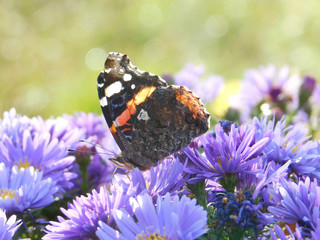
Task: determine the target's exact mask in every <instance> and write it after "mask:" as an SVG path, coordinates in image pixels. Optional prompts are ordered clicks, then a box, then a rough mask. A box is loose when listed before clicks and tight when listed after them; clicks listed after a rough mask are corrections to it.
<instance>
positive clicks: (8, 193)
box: [0, 188, 17, 199]
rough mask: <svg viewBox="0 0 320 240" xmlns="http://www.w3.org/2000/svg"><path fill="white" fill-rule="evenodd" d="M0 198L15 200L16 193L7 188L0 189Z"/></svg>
mask: <svg viewBox="0 0 320 240" xmlns="http://www.w3.org/2000/svg"><path fill="white" fill-rule="evenodd" d="M0 197H1V198H3V199H6V198H7V197H9V198H15V199H17V196H16V191H14V190H11V189H7V188H2V189H0Z"/></svg>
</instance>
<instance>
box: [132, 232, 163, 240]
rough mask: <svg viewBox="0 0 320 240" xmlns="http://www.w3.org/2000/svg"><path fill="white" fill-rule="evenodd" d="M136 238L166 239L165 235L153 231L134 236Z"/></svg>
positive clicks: (147, 239)
mask: <svg viewBox="0 0 320 240" xmlns="http://www.w3.org/2000/svg"><path fill="white" fill-rule="evenodd" d="M136 239H137V240H166V239H167V238H166V237H165V236H162V235H160V234H155V233H149V234H145V233H141V234H139V235H137V236H136Z"/></svg>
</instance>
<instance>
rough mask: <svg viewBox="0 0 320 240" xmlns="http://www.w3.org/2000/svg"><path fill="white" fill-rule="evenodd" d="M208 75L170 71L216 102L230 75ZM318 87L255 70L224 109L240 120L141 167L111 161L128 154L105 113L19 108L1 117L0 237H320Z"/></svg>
mask: <svg viewBox="0 0 320 240" xmlns="http://www.w3.org/2000/svg"><path fill="white" fill-rule="evenodd" d="M203 74H204V68H203V67H195V66H192V65H187V66H186V67H185V68H184V69H183V70H182V71H181V72H179V73H178V74H176V75H175V76H173V77H170V76H166V77H167V78H168V79H170V80H171V81H173V82H174V83H176V84H180V85H181V84H182V85H186V86H187V87H189V88H190V89H192V90H194V91H195V92H196V93H198V94H199V95H200V96H201V94H204V95H203V96H202V98H203V100H204V101H205V102H207V103H209V102H212V101H213V100H214V98H215V97H216V96H217V94H218V93H219V90H220V89H221V87H222V85H223V81H222V78H221V77H218V76H210V77H208V78H207V79H206V80H204V81H202V82H201V83H200V84H199V83H198V80H199V79H200V78H201V77H202V75H203ZM317 89H320V87H318V86H317V84H316V82H315V79H314V78H312V77H309V76H307V77H304V78H301V77H299V76H298V75H292V74H290V71H289V68H288V67H284V68H281V69H279V70H277V69H276V68H275V67H274V66H268V67H262V68H260V69H254V70H249V71H248V72H247V73H246V74H245V81H244V82H243V88H242V89H241V91H240V95H239V96H238V100H239V101H238V105H233V106H231V108H230V110H229V111H228V112H227V113H226V115H225V116H221V119H229V120H232V121H229V120H223V121H219V122H218V123H216V125H214V126H213V127H212V129H211V131H209V132H208V133H206V134H205V135H202V136H200V137H199V138H197V139H195V140H194V141H193V142H192V143H191V144H189V145H188V146H186V147H185V148H183V149H181V151H179V152H177V153H174V154H173V155H171V156H169V157H168V158H166V159H164V160H163V161H161V162H159V163H158V164H157V165H156V166H154V167H152V168H151V169H150V170H147V171H144V172H142V171H140V170H139V169H132V170H130V171H125V170H122V169H118V168H116V167H115V166H114V165H113V164H112V163H111V162H110V161H108V159H109V158H112V157H114V156H115V155H117V154H119V153H120V150H119V148H118V146H117V144H116V143H115V141H114V139H113V137H112V135H111V134H110V132H109V131H108V128H107V126H106V123H105V121H104V119H103V117H102V116H97V115H95V114H91V113H89V114H86V113H75V114H74V115H72V116H70V115H63V116H62V117H58V118H50V119H47V120H44V119H42V118H41V117H34V118H29V117H27V116H22V115H19V114H17V113H16V111H15V110H14V109H11V110H10V111H8V112H5V113H4V114H3V117H2V118H1V119H0V138H1V141H0V239H11V238H13V239H23V238H28V239H40V238H42V239H45V240H49V239H123V240H124V239H129V240H130V239H141V240H142V239H170V240H171V239H172V240H174V239H261V240H263V239H318V238H319V236H320V186H319V182H320V144H319V142H318V141H317V140H315V139H314V138H313V137H312V136H311V135H310V130H311V132H312V133H314V134H315V135H316V134H317V132H316V131H317V125H318V123H317V122H314V119H315V117H316V112H317V111H315V110H314V107H313V103H314V102H317V101H319V99H320V97H319V96H318V95H319V90H317ZM204 90H205V91H204ZM248 92H250V94H248ZM303 114H304V115H306V116H307V118H302V117H301V116H302V115H303ZM255 115H256V116H257V117H253V116H255ZM251 117H252V119H251ZM235 122H237V123H238V124H236V123H235ZM240 123H241V124H240ZM308 127H309V128H308Z"/></svg>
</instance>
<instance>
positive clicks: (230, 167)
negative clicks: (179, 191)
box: [183, 124, 269, 187]
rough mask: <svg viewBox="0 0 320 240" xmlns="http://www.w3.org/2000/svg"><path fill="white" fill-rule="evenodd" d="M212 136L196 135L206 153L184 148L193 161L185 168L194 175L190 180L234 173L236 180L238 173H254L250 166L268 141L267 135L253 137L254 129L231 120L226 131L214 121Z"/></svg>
mask: <svg viewBox="0 0 320 240" xmlns="http://www.w3.org/2000/svg"><path fill="white" fill-rule="evenodd" d="M215 136H216V137H213V136H212V134H207V135H205V136H201V137H200V138H199V140H200V142H201V144H202V145H203V150H204V153H205V156H204V155H203V154H200V153H199V151H198V150H197V149H196V148H191V147H190V146H189V147H187V148H185V149H184V150H183V151H184V153H185V154H186V155H187V156H188V158H189V160H190V161H191V162H192V164H191V165H190V164H189V165H188V166H187V168H186V170H185V171H186V172H188V173H190V174H195V175H196V176H195V178H194V179H193V181H192V182H197V181H199V180H203V179H216V180H219V179H223V178H226V177H230V176H236V177H235V179H234V180H235V182H237V179H238V178H237V175H238V174H240V175H242V174H244V175H245V174H256V172H254V171H252V169H251V168H250V166H251V165H253V164H255V163H257V162H258V161H259V154H261V153H262V150H263V149H264V148H265V147H266V145H267V144H268V143H269V138H268V137H265V138H262V139H261V140H259V141H255V129H253V128H249V127H245V126H240V127H236V126H235V125H234V124H233V125H232V126H231V129H230V132H229V133H225V132H224V130H223V128H222V127H221V126H220V125H216V127H215ZM222 185H223V184H222ZM224 187H225V186H224Z"/></svg>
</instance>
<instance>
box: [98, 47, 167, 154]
mask: <svg viewBox="0 0 320 240" xmlns="http://www.w3.org/2000/svg"><path fill="white" fill-rule="evenodd" d="M160 86H162V87H167V86H168V85H167V83H166V82H165V81H164V80H163V79H161V78H160V77H158V76H157V75H154V74H151V73H149V72H145V71H141V70H140V69H138V68H137V67H135V66H134V65H132V63H131V62H130V60H129V58H128V56H127V55H125V54H121V53H110V54H109V56H108V58H107V60H106V62H105V69H104V71H102V72H101V73H100V74H99V76H98V80H97V88H98V96H99V100H100V105H101V108H102V112H103V115H104V117H105V119H106V121H107V123H108V126H109V129H110V131H111V133H112V135H113V137H114V139H115V140H116V142H117V144H118V145H119V147H120V149H121V150H122V151H126V152H130V151H132V145H131V143H132V130H133V125H132V123H133V119H132V116H133V115H135V114H136V111H137V106H138V105H140V104H142V103H144V102H145V100H146V99H147V98H149V97H150V96H151V94H152V93H153V91H154V90H155V89H156V88H157V87H160Z"/></svg>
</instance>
